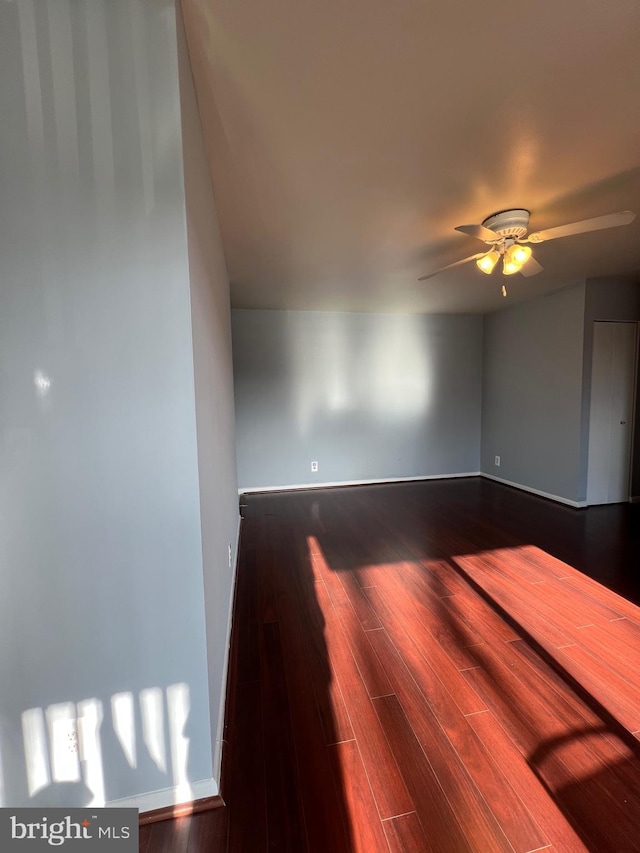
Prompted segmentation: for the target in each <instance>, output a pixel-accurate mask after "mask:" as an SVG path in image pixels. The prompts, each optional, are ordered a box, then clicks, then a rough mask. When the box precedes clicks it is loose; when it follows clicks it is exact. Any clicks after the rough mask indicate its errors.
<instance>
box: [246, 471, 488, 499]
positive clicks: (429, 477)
mask: <svg viewBox="0 0 640 853" xmlns="http://www.w3.org/2000/svg"><path fill="white" fill-rule="evenodd" d="M479 476H480V471H465V472H463V473H459V474H427V475H426V476H419V477H385V478H383V479H380V480H377V479H376V480H336V481H335V482H333V481H331V482H326V483H288V484H286V485H282V486H255V487H248V486H246V487H243V488H241V489H238V494H240V495H247V494H254V493H256V492H289V491H294V490H298V489H331V488H334V487H335V486H375V485H378V484H380V483H413V482H415V481H416V480H452V479H455V478H457V477H479Z"/></svg>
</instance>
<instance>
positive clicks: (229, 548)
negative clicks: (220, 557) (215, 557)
mask: <svg viewBox="0 0 640 853" xmlns="http://www.w3.org/2000/svg"><path fill="white" fill-rule="evenodd" d="M227 548H228V551H229V568H231V542H229V544H228V545H227Z"/></svg>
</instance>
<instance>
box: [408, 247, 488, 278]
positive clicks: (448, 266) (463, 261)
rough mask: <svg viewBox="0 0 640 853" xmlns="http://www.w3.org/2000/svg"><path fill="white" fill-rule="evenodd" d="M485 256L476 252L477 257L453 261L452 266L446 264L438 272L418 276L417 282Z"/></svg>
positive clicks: (472, 256)
mask: <svg viewBox="0 0 640 853" xmlns="http://www.w3.org/2000/svg"><path fill="white" fill-rule="evenodd" d="M486 254H487V253H486V252H478V254H477V255H471V257H469V258H463V259H462V260H461V261H454V263H452V264H447V265H446V267H440V269H439V270H434V272H430V273H427V275H423V276H420V278H419V279H418V281H425V280H426V279H428V278H433V276H434V275H438V274H439V273H441V272H444V271H445V270H450V269H452V268H453V267H460V266H462V264H469V263H471V261H477V260H478V258H482V257H484V255H486Z"/></svg>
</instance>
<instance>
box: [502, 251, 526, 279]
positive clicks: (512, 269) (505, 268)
mask: <svg viewBox="0 0 640 853" xmlns="http://www.w3.org/2000/svg"><path fill="white" fill-rule="evenodd" d="M521 269H522V264H517V263H516V262H515V261H512V260H510V259H509V257H508V256H507V253H506V252H505V255H504V258H503V259H502V274H503V275H514V274H515V273H517V272H520V270H521Z"/></svg>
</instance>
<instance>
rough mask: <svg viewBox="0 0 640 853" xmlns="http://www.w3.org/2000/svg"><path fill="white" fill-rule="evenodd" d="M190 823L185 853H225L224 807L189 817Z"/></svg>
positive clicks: (226, 815)
mask: <svg viewBox="0 0 640 853" xmlns="http://www.w3.org/2000/svg"><path fill="white" fill-rule="evenodd" d="M190 823H191V827H190V830H189V844H188V847H187V853H203V851H207V853H227V850H228V841H229V838H228V833H229V810H228V809H227V808H226V807H224V808H219V809H210V810H209V811H206V812H200V813H198V814H194V815H191V818H190ZM252 849H255V850H256V851H257V850H259V849H264V847H262V848H261V847H256V848H252Z"/></svg>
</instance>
